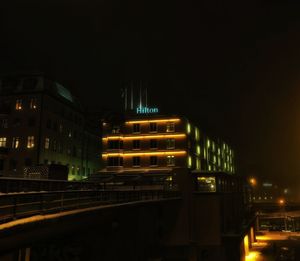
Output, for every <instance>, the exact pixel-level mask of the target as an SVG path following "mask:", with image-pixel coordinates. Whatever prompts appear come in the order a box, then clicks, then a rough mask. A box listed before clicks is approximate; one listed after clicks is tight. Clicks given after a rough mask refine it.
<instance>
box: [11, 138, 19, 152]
mask: <svg viewBox="0 0 300 261" xmlns="http://www.w3.org/2000/svg"><path fill="white" fill-rule="evenodd" d="M19 145H20V137H13V139H12V148H13V149H17V148H19Z"/></svg>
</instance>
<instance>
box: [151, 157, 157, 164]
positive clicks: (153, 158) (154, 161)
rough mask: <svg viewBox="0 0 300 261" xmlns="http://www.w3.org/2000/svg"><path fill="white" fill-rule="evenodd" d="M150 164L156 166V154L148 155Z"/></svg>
mask: <svg viewBox="0 0 300 261" xmlns="http://www.w3.org/2000/svg"><path fill="white" fill-rule="evenodd" d="M150 165H151V166H156V165H157V157H156V156H151V157H150Z"/></svg>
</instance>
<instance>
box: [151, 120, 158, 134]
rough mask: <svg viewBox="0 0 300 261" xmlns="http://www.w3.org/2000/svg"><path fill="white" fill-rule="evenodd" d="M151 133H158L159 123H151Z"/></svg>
mask: <svg viewBox="0 0 300 261" xmlns="http://www.w3.org/2000/svg"><path fill="white" fill-rule="evenodd" d="M150 132H157V123H156V122H150Z"/></svg>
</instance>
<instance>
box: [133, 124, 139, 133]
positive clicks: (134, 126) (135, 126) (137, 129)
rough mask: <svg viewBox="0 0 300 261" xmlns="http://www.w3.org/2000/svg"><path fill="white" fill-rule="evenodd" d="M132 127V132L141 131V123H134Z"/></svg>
mask: <svg viewBox="0 0 300 261" xmlns="http://www.w3.org/2000/svg"><path fill="white" fill-rule="evenodd" d="M132 127H133V130H132V131H133V132H134V133H139V132H141V125H140V124H139V123H134V124H133V126H132Z"/></svg>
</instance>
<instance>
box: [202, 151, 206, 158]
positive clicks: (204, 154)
mask: <svg viewBox="0 0 300 261" xmlns="http://www.w3.org/2000/svg"><path fill="white" fill-rule="evenodd" d="M203 157H204V159H206V150H203Z"/></svg>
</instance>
